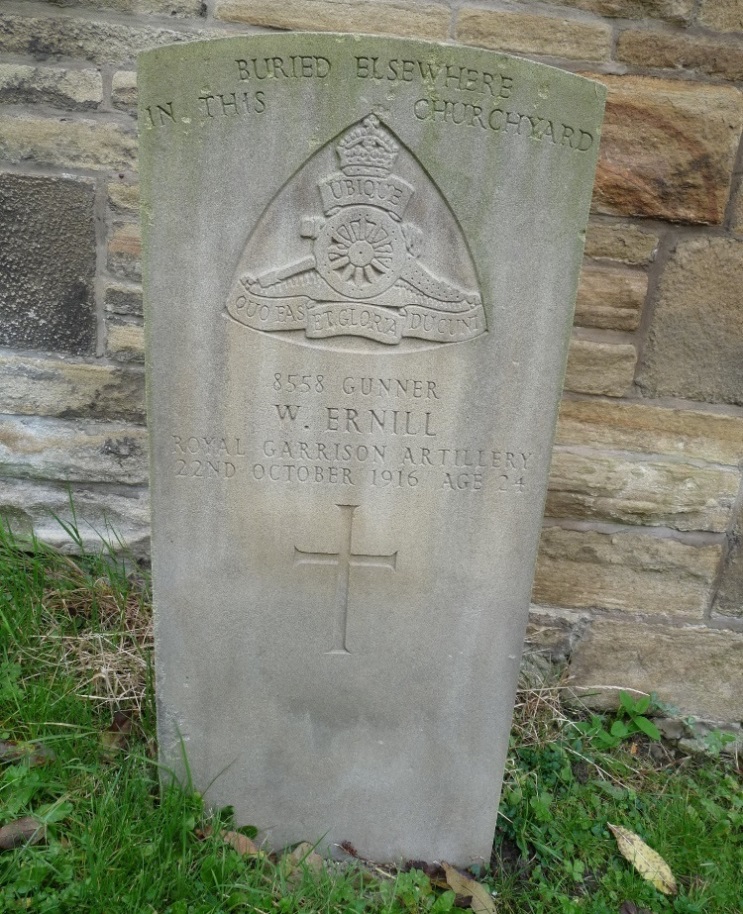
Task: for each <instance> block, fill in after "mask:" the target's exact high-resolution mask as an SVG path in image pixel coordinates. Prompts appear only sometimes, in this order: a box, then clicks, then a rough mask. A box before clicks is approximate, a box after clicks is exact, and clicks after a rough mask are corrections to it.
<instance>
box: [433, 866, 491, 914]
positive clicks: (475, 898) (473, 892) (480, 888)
mask: <svg viewBox="0 0 743 914" xmlns="http://www.w3.org/2000/svg"><path fill="white" fill-rule="evenodd" d="M441 866H442V867H443V868H444V872H445V873H446V882H447V885H448V886H449V888H450V889H451V890H452V891H453V892H454V893H455V894H456V895H461V896H463V897H464V898H469V899H470V901H469V906H470V908H471V909H472V911H473V912H474V914H496V907H495V901H494V900H493V896H492V895H491V894H490V892H489V891H488V890H487V889H486V888H485V886H484V885H481V884H480V883H479V882H477V881H476V880H474V879H472V877H471V876H468V875H467V874H466V873H463V872H462V871H461V870H458V869H457V868H456V867H453V866H451V865H450V864H448V863H445V862H444V861H443V860H442V861H441Z"/></svg>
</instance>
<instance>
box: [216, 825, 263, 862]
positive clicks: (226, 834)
mask: <svg viewBox="0 0 743 914" xmlns="http://www.w3.org/2000/svg"><path fill="white" fill-rule="evenodd" d="M219 834H220V835H221V837H222V840H223V841H224V843H225V844H229V845H230V847H231V848H233V850H236V851H237V852H238V854H240V856H241V857H260V856H262V855H263V851H262V850H261V849H260V848H259V847H258V845H257V844H256V843H255V841H252V840H251V839H250V838H249V837H248V836H247V835H243V834H242V832H239V831H228V830H227V829H225V828H223V829H222V831H221V832H220V833H219Z"/></svg>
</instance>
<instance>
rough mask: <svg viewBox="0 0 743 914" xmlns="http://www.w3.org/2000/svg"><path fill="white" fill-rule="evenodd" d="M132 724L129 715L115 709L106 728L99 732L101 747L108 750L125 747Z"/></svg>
mask: <svg viewBox="0 0 743 914" xmlns="http://www.w3.org/2000/svg"><path fill="white" fill-rule="evenodd" d="M132 726H133V721H132V719H131V717H130V716H129V715H128V714H127V713H126V712H124V711H117V712H116V713H115V714H114V716H113V720H112V721H111V725H110V726H109V728H108V730H104V731H103V733H101V746H102V747H103V749H104V750H106V751H108V752H112V751H114V750H116V749H126V747H127V744H128V742H129V734H130V733H131V732H132Z"/></svg>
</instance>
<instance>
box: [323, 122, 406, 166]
mask: <svg viewBox="0 0 743 914" xmlns="http://www.w3.org/2000/svg"><path fill="white" fill-rule="evenodd" d="M336 149H337V151H338V158H339V159H340V163H341V171H342V172H343V173H344V174H346V175H373V176H374V177H379V178H381V177H385V176H386V175H388V174H389V173H390V171H391V169H392V166H393V165H394V164H395V159H396V158H397V154H398V152H399V149H400V147H399V146H398V145H397V143H396V142H395V141H394V140H393V139H392V137H391V136H390V135H389V133H387V131H386V130H384V129H383V128H382V127H380V126H379V119H378V118H376V117H375V116H374V115H373V114H370V115H369V117H365V118H364V120H363V122H362V123H361V124H359V125H357V126H356V127H353V128H352V129H351V130H349V131H348V133H346V134H345V135H344V136H343V138H342V139H341V141H340V142H339V143H338V146H337V147H336Z"/></svg>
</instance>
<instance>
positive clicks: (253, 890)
mask: <svg viewBox="0 0 743 914" xmlns="http://www.w3.org/2000/svg"><path fill="white" fill-rule="evenodd" d="M151 641H152V633H151V618H150V612H149V602H148V597H147V582H146V579H145V578H144V577H143V576H142V575H140V574H139V573H136V574H132V573H129V572H128V570H127V567H125V566H124V564H123V563H122V562H121V561H120V560H119V561H117V560H115V559H114V558H113V557H112V556H111V555H105V554H104V555H102V556H85V557H82V558H75V559H72V558H70V557H67V556H64V555H61V554H60V553H59V552H57V551H55V550H53V549H51V548H49V547H45V546H43V545H42V544H40V543H31V544H24V548H20V545H19V543H17V542H16V541H15V540H14V538H13V536H12V535H11V534H10V533H9V532H8V531H7V530H5V529H4V528H3V527H2V526H0V826H7V825H9V824H12V823H18V821H19V820H20V821H21V825H20V826H17V827H18V828H21V829H22V828H25V831H22V835H21V839H19V846H17V847H15V848H12V849H8V850H4V851H0V912H2V914H5V912H16V911H31V912H39V914H41V912H45V914H46V912H50V914H51V912H55V914H56V912H71V914H88V912H90V914H94V912H95V914H104V912H105V914H118V912H121V914H139V912H143V914H144V912H150V914H151V912H157V914H217V912H233V911H234V912H258V914H260V912H272V914H273V912H279V914H281V912H286V914H290V912H295V911H296V912H300V911H301V912H307V914H311V912H324V914H334V912H339V914H340V912H359V914H362V912H364V914H365V912H369V914H372V912H373V914H377V912H379V914H383V912H384V914H398V912H399V914H402V912H408V914H413V912H430V914H446V912H447V911H452V910H455V908H456V907H457V906H467V905H468V904H469V902H468V901H467V898H466V897H462V896H460V897H457V896H455V894H454V892H453V891H451V890H449V889H448V886H447V885H446V882H445V877H444V873H443V871H442V870H441V868H440V867H436V866H429V867H426V868H425V871H424V870H423V869H420V868H414V867H413V868H410V867H408V868H407V871H405V868H403V869H402V870H400V871H394V870H392V869H390V868H381V867H375V866H373V865H372V864H369V863H367V862H364V861H356V862H353V863H351V864H325V865H321V864H319V861H318V860H317V859H316V858H315V856H314V855H313V854H311V853H310V849H309V848H308V849H307V850H306V851H305V850H302V851H301V854H300V856H302V857H305V858H306V859H305V862H304V863H298V862H297V861H296V860H294V859H292V858H291V857H289V856H287V855H278V856H277V855H270V854H266V853H256V852H255V848H252V849H251V845H250V841H248V840H247V837H249V836H251V835H254V833H253V832H251V831H250V829H243V830H242V832H243V833H246V835H243V836H241V837H240V838H239V839H238V838H236V834H237V833H236V832H235V831H234V824H233V823H232V821H231V814H230V810H229V809H226V810H221V811H218V812H216V813H214V812H212V813H209V812H208V811H206V810H205V809H204V808H203V805H202V803H201V800H200V798H199V796H198V795H197V794H196V793H195V792H193V791H188V790H184V789H179V788H175V787H170V788H167V789H164V790H161V788H160V783H159V771H158V767H157V763H156V761H155V756H156V747H155V731H154V723H155V714H154V705H153V687H152V668H151V648H152V643H151ZM561 694H562V692H561V690H560V689H559V687H554V688H547V687H540V688H529V689H524V691H522V692H520V693H519V700H518V704H517V709H516V719H515V723H514V729H513V734H512V748H511V753H510V757H509V762H508V766H507V770H506V777H505V782H504V789H503V799H502V804H501V811H500V819H499V825H498V831H497V834H496V840H495V845H494V850H493V857H492V860H491V865H490V866H489V867H487V868H482V869H481V870H479V871H478V872H476V873H474V874H473V875H474V876H475V877H476V878H477V879H478V880H479V881H480V882H481V883H483V884H484V885H486V886H487V888H488V890H489V891H491V892H493V893H494V898H495V907H496V910H497V911H498V912H509V914H511V912H534V914H537V912H539V914H562V912H564V914H573V912H590V914H604V912H606V914H641V912H642V914H646V912H653V914H660V912H678V914H696V912H699V914H701V912H704V914H740V912H741V911H742V910H743V902H742V900H741V876H740V873H741V864H742V863H743V790H742V787H741V777H740V775H741V771H740V769H739V768H738V767H737V764H736V761H735V760H733V761H730V760H728V761H723V760H721V759H719V758H718V759H706V760H703V761H699V760H698V759H695V758H688V757H685V756H683V755H680V754H678V753H677V752H676V751H675V750H673V749H672V748H668V747H665V746H663V745H662V744H661V743H659V742H658V741H655V740H653V739H651V736H652V735H654V734H653V733H652V732H650V735H648V733H647V732H643V731H646V730H647V729H648V728H647V727H646V725H645V724H644V723H642V721H643V720H646V719H647V718H645V716H644V711H645V710H646V708H645V706H644V705H633V704H632V702H631V700H626V701H625V704H626V705H627V707H626V708H625V711H624V712H623V713H620V715H617V716H616V717H611V718H610V719H608V720H607V719H606V718H601V717H596V716H593V717H591V716H588V717H583V718H573V717H571V716H570V715H568V714H567V713H566V711H565V709H564V708H563V706H562V702H561ZM26 817H33V818H32V819H30V820H29V819H28V818H26ZM29 822H30V823H31V824H30V825H29ZM608 823H613V824H619V825H622V826H624V827H625V828H628V829H630V830H631V831H633V832H635V833H637V834H638V835H640V836H641V837H642V838H643V839H644V840H645V841H647V843H648V844H649V845H650V846H651V847H653V848H654V849H655V850H656V851H658V852H659V853H661V854H662V856H663V857H664V859H665V860H666V861H667V862H668V864H669V865H670V867H671V869H672V870H673V872H674V874H675V876H676V879H677V880H678V883H679V892H678V894H677V895H676V896H665V895H663V894H661V893H660V892H659V891H658V890H657V889H656V888H654V887H653V886H652V885H651V884H650V883H649V882H647V881H646V880H644V879H643V878H642V877H641V876H640V875H639V874H638V873H637V872H636V871H635V870H634V869H633V867H632V866H631V865H630V864H629V863H628V862H627V861H626V860H625V859H624V858H623V857H622V856H621V855H620V854H619V852H618V849H617V845H616V842H615V840H614V838H613V836H612V834H611V832H610V830H609V828H608ZM14 827H15V826H14ZM225 833H227V835H228V837H229V838H230V840H231V842H232V843H229V842H228V841H226V840H225V837H224V835H225ZM2 835H3V832H2V831H0V838H1V837H2ZM307 837H308V838H312V836H307ZM42 838H43V840H38V839H42ZM241 841H242V842H244V846H241V844H240V842H241ZM233 845H236V846H233ZM241 851H243V852H242V853H241Z"/></svg>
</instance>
